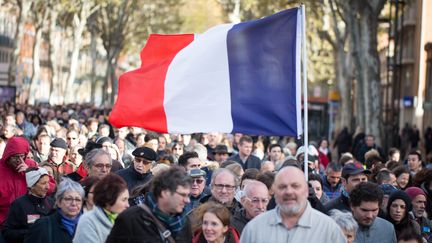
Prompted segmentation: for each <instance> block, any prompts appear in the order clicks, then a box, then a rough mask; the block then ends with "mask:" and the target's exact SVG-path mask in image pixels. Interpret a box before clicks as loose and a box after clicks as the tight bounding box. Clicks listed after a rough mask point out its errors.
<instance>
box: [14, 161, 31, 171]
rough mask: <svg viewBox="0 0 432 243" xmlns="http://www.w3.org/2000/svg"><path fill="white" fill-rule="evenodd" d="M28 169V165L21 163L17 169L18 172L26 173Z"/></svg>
mask: <svg viewBox="0 0 432 243" xmlns="http://www.w3.org/2000/svg"><path fill="white" fill-rule="evenodd" d="M27 168H28V165H27V164H26V163H21V164H19V165H18V166H17V167H16V170H17V172H25V171H26V170H27Z"/></svg>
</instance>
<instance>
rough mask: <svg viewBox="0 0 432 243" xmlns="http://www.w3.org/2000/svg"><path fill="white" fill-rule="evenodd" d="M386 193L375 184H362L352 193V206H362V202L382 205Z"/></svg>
mask: <svg viewBox="0 0 432 243" xmlns="http://www.w3.org/2000/svg"><path fill="white" fill-rule="evenodd" d="M383 196H384V192H383V191H382V190H381V188H379V187H378V185H377V184H375V183H373V182H362V183H360V184H358V185H357V186H356V187H355V188H354V189H353V190H352V191H351V193H350V196H349V198H350V204H351V205H352V206H354V207H358V206H360V204H361V203H362V202H378V203H379V205H381V202H382V199H383Z"/></svg>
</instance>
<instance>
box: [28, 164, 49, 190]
mask: <svg viewBox="0 0 432 243" xmlns="http://www.w3.org/2000/svg"><path fill="white" fill-rule="evenodd" d="M44 175H48V171H47V170H46V169H45V168H42V167H40V168H37V169H36V170H30V171H28V172H26V174H25V177H26V182H27V188H31V187H33V186H34V185H35V184H36V183H37V182H38V181H39V179H40V178H41V177H42V176H44Z"/></svg>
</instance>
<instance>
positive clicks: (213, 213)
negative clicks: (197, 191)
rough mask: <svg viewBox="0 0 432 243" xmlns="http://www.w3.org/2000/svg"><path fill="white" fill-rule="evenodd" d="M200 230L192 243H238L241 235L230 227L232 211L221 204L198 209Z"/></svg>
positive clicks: (207, 204)
mask: <svg viewBox="0 0 432 243" xmlns="http://www.w3.org/2000/svg"><path fill="white" fill-rule="evenodd" d="M195 213H196V218H197V219H198V221H199V225H201V227H200V228H198V229H197V230H196V232H195V234H194V238H193V239H192V243H238V242H240V237H239V233H238V232H237V231H236V229H235V228H233V227H232V226H230V218H231V213H230V211H229V210H228V209H227V208H226V207H224V206H223V205H221V204H218V203H212V202H208V203H205V204H203V205H201V206H200V207H198V208H197V211H196V212H195Z"/></svg>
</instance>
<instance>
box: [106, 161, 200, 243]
mask: <svg viewBox="0 0 432 243" xmlns="http://www.w3.org/2000/svg"><path fill="white" fill-rule="evenodd" d="M191 181H192V179H191V178H190V177H189V176H188V174H187V173H186V172H185V171H184V169H183V168H180V167H176V166H175V167H172V168H170V169H169V170H166V171H163V172H161V173H160V174H158V175H157V176H155V177H154V178H153V181H152V187H151V190H150V192H148V193H147V194H146V196H145V203H144V204H141V205H138V206H133V207H130V208H128V209H126V210H125V211H123V212H122V213H121V214H120V215H119V216H118V217H117V219H116V221H115V224H114V226H113V228H112V230H111V233H110V235H109V236H108V239H107V241H106V242H107V243H114V242H118V243H125V242H129V243H135V242H136V243H141V242H163V243H165V242H192V231H191V226H190V222H189V220H188V218H187V215H186V212H185V210H184V207H185V205H186V204H187V203H189V201H190V200H189V193H190V191H191Z"/></svg>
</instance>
